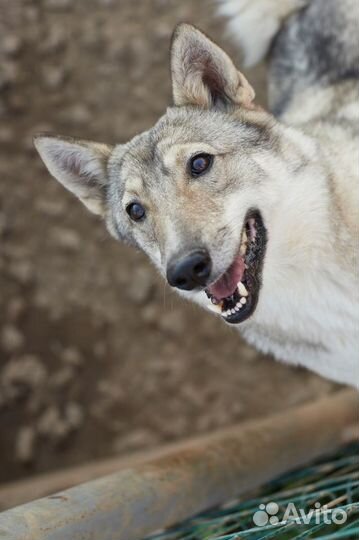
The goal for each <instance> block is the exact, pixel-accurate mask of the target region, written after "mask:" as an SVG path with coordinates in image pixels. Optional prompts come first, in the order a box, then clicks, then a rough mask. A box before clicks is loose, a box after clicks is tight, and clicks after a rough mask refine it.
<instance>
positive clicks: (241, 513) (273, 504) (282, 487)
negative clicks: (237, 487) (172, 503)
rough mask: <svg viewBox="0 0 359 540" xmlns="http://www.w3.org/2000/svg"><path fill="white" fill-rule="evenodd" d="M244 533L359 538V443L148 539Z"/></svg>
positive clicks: (250, 536) (249, 539) (202, 539)
mask: <svg viewBox="0 0 359 540" xmlns="http://www.w3.org/2000/svg"><path fill="white" fill-rule="evenodd" d="M288 505H289V506H288ZM310 511H312V512H311V513H310ZM242 538H243V539H245V540H262V539H279V540H294V539H295V540H299V539H304V538H306V539H308V538H316V539H321V540H327V539H328V540H329V539H330V540H337V539H340V538H356V539H359V445H351V446H350V447H347V448H344V449H342V450H341V451H340V452H338V453H337V454H336V455H334V456H331V457H330V458H327V459H325V460H321V461H319V462H316V463H314V464H311V465H309V466H308V467H306V468H302V469H299V470H295V471H293V472H291V473H288V474H285V475H283V476H281V477H279V478H277V479H276V480H274V481H272V482H270V483H269V484H267V485H266V486H264V487H263V488H262V489H261V490H260V491H257V492H256V493H255V495H254V498H251V499H244V498H243V499H238V500H236V501H231V502H229V503H228V504H226V505H223V506H222V507H220V508H217V509H215V510H212V511H209V512H205V513H203V514H201V515H199V516H196V517H194V518H192V519H189V520H188V521H186V522H184V523H181V524H179V525H178V526H177V527H174V528H171V529H167V530H165V531H161V532H158V533H156V534H154V535H152V536H151V537H149V538H148V540H179V539H180V540H239V539H242Z"/></svg>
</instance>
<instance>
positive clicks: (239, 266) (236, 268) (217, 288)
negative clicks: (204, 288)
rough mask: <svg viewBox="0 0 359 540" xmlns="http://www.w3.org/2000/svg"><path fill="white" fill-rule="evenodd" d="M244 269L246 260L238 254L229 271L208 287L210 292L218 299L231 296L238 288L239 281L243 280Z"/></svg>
mask: <svg viewBox="0 0 359 540" xmlns="http://www.w3.org/2000/svg"><path fill="white" fill-rule="evenodd" d="M244 270H245V268H244V260H243V259H242V257H240V256H238V257H237V258H236V259H235V261H234V262H233V264H232V265H231V266H230V267H229V269H228V270H227V272H226V273H225V274H223V276H221V277H220V278H219V280H218V281H216V282H215V283H213V285H211V286H210V287H208V290H209V292H210V293H211V294H212V295H213V296H214V297H215V298H216V299H217V300H222V299H223V298H227V296H231V295H232V294H233V293H234V291H235V290H236V288H237V283H238V282H239V281H241V280H242V277H243V274H244Z"/></svg>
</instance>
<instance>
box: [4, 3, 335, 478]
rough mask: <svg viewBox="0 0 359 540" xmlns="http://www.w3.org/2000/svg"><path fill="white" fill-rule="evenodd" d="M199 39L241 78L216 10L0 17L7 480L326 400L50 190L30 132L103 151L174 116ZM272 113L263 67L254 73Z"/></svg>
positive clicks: (40, 6) (195, 7) (44, 9)
mask: <svg viewBox="0 0 359 540" xmlns="http://www.w3.org/2000/svg"><path fill="white" fill-rule="evenodd" d="M183 20H185V21H188V22H192V23H194V24H196V25H197V26H199V27H200V28H201V29H203V30H204V31H205V32H207V33H208V34H210V35H211V36H212V37H213V38H214V39H215V40H217V41H218V42H219V43H220V44H221V45H222V46H223V47H224V48H225V49H226V50H227V51H229V52H230V53H231V54H232V55H233V57H234V58H235V60H236V62H237V64H238V65H239V64H240V54H239V51H238V50H237V49H236V48H235V47H234V46H233V44H232V43H231V41H230V39H229V37H228V36H227V35H226V32H225V26H224V21H221V20H219V19H218V18H216V16H215V6H214V4H213V3H212V2H211V1H210V0H196V1H195V2H194V1H193V0H181V1H174V0H146V1H144V0H142V1H134V0H41V1H40V0H11V1H5V0H2V1H1V3H0V429H1V437H0V463H1V466H0V482H5V481H10V480H14V479H18V478H21V477H25V476H28V475H31V474H36V473H39V472H44V471H49V470H54V469H57V468H61V467H65V466H69V465H74V464H77V463H83V462H85V461H88V460H92V459H97V458H100V457H106V456H113V455H115V454H123V453H129V452H133V451H134V450H140V449H150V448H153V447H155V446H158V445H161V444H163V443H164V442H168V441H174V440H177V439H180V438H183V437H187V436H190V435H195V434H200V433H205V432H208V431H211V430H214V429H217V428H220V427H223V426H226V425H230V424H232V423H234V422H241V421H243V420H246V419H248V418H252V417H256V416H262V415H266V414H269V413H271V412H274V411H279V410H284V409H285V408H287V407H292V406H293V405H295V404H297V403H299V402H304V401H307V400H311V399H314V398H316V397H318V396H319V395H321V394H325V393H327V392H329V391H331V389H332V388H333V385H332V384H331V383H329V382H327V381H324V380H323V379H320V378H319V377H317V376H315V375H313V374H311V373H309V372H306V371H304V370H301V369H295V368H290V367H287V366H284V365H282V364H280V363H278V362H275V361H274V360H273V359H271V358H269V357H264V356H262V355H260V354H258V353H257V352H255V351H254V350H253V349H252V348H251V347H249V346H248V345H246V344H245V343H244V342H242V341H241V339H240V337H239V334H238V333H237V331H235V330H233V329H231V328H229V327H226V326H225V325H224V324H221V322H220V321H218V320H217V319H216V318H215V317H213V316H211V315H209V314H207V313H205V312H203V311H200V310H199V309H198V308H197V307H195V306H192V305H189V304H185V303H184V302H183V301H181V300H179V299H177V298H176V296H175V294H173V293H171V291H170V290H169V289H168V288H167V287H166V286H165V284H164V282H163V281H162V280H161V279H160V278H159V276H158V275H157V274H156V271H155V270H154V269H153V268H152V267H151V266H150V264H149V262H148V261H147V259H146V258H145V257H144V256H143V255H142V254H140V253H136V252H135V251H134V250H133V249H130V248H127V247H125V246H122V245H120V244H118V243H116V242H115V241H114V240H112V239H111V238H110V237H109V236H108V234H107V233H106V231H105V228H104V226H103V224H102V223H101V221H100V220H98V219H97V218H96V217H94V216H92V215H90V214H89V213H88V212H87V211H86V209H85V208H84V207H83V206H81V205H80V203H78V202H77V201H76V200H75V199H74V198H73V197H72V196H71V195H69V194H68V193H67V192H65V191H64V189H63V188H62V187H61V186H60V185H58V184H57V183H56V182H55V181H54V180H52V179H51V178H50V176H49V174H48V173H47V172H46V170H45V168H44V166H43V164H42V163H41V161H40V159H39V157H38V156H37V155H36V153H35V151H34V149H33V146H32V136H33V134H34V133H36V132H38V131H44V130H45V131H53V132H59V133H61V134H66V135H73V136H80V137H84V138H89V139H94V140H97V141H103V142H108V143H116V142H124V141H126V140H128V139H129V138H130V137H132V136H133V135H135V134H136V133H138V132H140V131H142V130H145V129H147V128H149V127H150V126H151V125H152V124H153V123H154V122H155V121H156V120H157V119H158V117H159V116H160V115H161V114H163V112H164V111H165V109H166V107H167V105H168V104H170V102H171V93H170V79H169V64H168V48H169V42H170V37H171V33H172V30H173V28H174V26H175V25H176V23H178V22H179V21H183ZM246 74H247V76H248V77H249V78H250V80H251V81H252V83H253V84H254V86H255V88H256V90H257V93H258V96H259V102H260V103H262V104H265V91H266V83H265V69H264V67H263V66H262V67H260V68H258V69H255V70H252V71H250V72H246Z"/></svg>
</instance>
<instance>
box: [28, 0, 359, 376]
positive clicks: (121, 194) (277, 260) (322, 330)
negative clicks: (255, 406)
mask: <svg viewBox="0 0 359 540" xmlns="http://www.w3.org/2000/svg"><path fill="white" fill-rule="evenodd" d="M221 10H222V13H223V14H225V15H227V16H228V18H229V26H230V28H231V29H232V31H233V33H234V34H235V37H236V38H237V39H238V41H239V42H240V44H241V47H242V49H243V51H244V56H245V62H246V63H247V64H253V63H255V62H257V61H259V60H261V59H262V58H263V57H264V56H265V55H267V56H268V60H269V111H270V112H269V111H266V110H263V109H262V108H261V107H259V106H257V104H256V102H255V92H254V89H253V88H252V87H251V85H250V83H249V82H248V81H247V80H246V78H245V77H244V75H243V74H242V73H241V72H240V71H238V70H237V69H236V67H235V66H234V63H233V62H232V60H231V59H230V58H229V56H228V55H227V54H226V53H225V52H224V51H223V50H222V49H221V48H220V47H218V46H217V45H216V44H215V43H213V42H212V41H211V40H210V39H208V38H207V37H206V36H205V35H204V34H203V33H202V32H200V31H199V30H198V29H196V28H194V27H193V26H191V25H189V24H180V25H179V26H178V27H177V28H176V30H175V32H174V36H173V40H172V45H171V73H172V86H173V101H174V105H173V106H171V107H170V108H168V110H167V111H166V114H165V115H164V116H163V117H162V118H160V120H159V121H158V122H157V123H156V125H155V126H154V127H153V128H151V129H149V130H148V131H146V132H145V133H142V134H140V135H137V136H136V137H134V138H133V139H132V140H131V141H130V142H128V143H127V144H121V145H116V146H109V145H107V144H99V143H94V142H90V141H84V140H76V139H72V138H65V137H59V136H53V135H48V134H40V135H39V136H37V137H36V138H35V145H36V148H37V150H38V151H39V153H40V155H41V157H42V159H43V161H44V162H45V164H46V166H47V168H48V170H49V171H50V173H51V174H52V175H53V176H54V177H55V178H56V179H57V180H59V182H61V183H62V184H63V185H64V186H65V187H66V188H67V189H69V190H70V191H71V192H73V193H74V194H75V195H76V196H77V197H78V198H79V199H81V200H82V202H83V203H84V204H85V205H86V206H87V207H88V208H89V209H90V210H91V211H92V212H95V213H96V214H99V215H101V216H102V217H103V218H104V220H105V222H106V225H107V228H108V230H109V231H110V233H111V234H112V235H113V236H114V237H115V238H117V239H119V240H122V241H125V242H128V243H130V244H132V245H134V246H136V247H137V248H140V249H142V250H143V251H144V252H145V253H147V254H148V256H149V257H150V259H151V260H152V261H153V263H154V264H155V266H156V267H157V268H158V269H159V271H160V272H161V274H162V275H163V276H164V277H165V278H166V279H167V281H168V283H169V284H170V286H171V287H174V288H175V289H176V290H177V291H178V292H179V293H180V294H181V295H182V296H183V297H184V298H188V299H191V300H193V301H195V302H196V303H198V304H200V305H202V306H203V307H204V308H208V309H211V310H212V311H214V312H215V314H216V315H217V316H218V317H219V318H220V319H222V320H224V321H225V322H226V323H228V324H231V325H238V327H239V328H240V330H241V332H242V334H243V336H244V337H245V338H246V339H247V340H248V341H249V342H250V343H252V344H254V345H255V346H256V347H258V348H259V349H260V350H262V351H264V352H269V353H272V354H273V355H274V356H275V357H276V358H278V359H281V360H283V361H286V362H290V363H293V364H300V365H303V366H306V367H307V368H310V369H312V370H314V371H316V372H317V373H320V374H322V375H323V376H325V377H328V378H330V379H332V380H335V381H338V382H342V383H346V384H353V385H354V386H358V385H359V359H358V341H357V340H358V287H357V285H358V284H357V279H356V252H357V247H358V246H357V225H358V209H359V182H358V180H359V178H358V177H359V171H358V145H357V135H358V120H359V101H358V97H359V96H358V84H357V81H358V74H359V69H358V68H359V43H358V36H359V32H358V28H357V21H358V18H359V9H358V3H357V0H311V1H310V0H222V1H221Z"/></svg>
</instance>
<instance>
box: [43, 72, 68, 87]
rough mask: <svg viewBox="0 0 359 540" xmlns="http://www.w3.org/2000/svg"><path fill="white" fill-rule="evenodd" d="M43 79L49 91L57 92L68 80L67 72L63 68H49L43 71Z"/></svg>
mask: <svg viewBox="0 0 359 540" xmlns="http://www.w3.org/2000/svg"><path fill="white" fill-rule="evenodd" d="M42 79H43V81H44V84H45V86H46V87H47V88H48V89H49V90H57V89H59V88H60V87H61V86H63V84H64V82H65V80H66V70H65V69H64V68H63V67H62V66H60V67H57V66H47V67H46V68H45V70H44V71H43V74H42Z"/></svg>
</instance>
